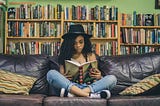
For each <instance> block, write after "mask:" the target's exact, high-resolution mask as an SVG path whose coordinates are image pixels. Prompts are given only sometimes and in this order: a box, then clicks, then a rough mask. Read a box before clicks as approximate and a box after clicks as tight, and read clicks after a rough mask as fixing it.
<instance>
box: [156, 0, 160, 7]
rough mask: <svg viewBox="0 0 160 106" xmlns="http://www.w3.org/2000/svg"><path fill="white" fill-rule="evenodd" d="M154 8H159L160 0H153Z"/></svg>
mask: <svg viewBox="0 0 160 106" xmlns="http://www.w3.org/2000/svg"><path fill="white" fill-rule="evenodd" d="M155 9H160V0H155Z"/></svg>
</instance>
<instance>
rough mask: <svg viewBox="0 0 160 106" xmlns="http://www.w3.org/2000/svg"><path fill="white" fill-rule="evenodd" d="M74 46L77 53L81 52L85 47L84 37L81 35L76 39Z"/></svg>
mask: <svg viewBox="0 0 160 106" xmlns="http://www.w3.org/2000/svg"><path fill="white" fill-rule="evenodd" d="M74 48H75V50H76V52H77V53H81V52H82V50H83V48H84V37H83V36H81V35H79V36H77V37H76V39H75V43H74Z"/></svg>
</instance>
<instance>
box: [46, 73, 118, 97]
mask: <svg viewBox="0 0 160 106" xmlns="http://www.w3.org/2000/svg"><path fill="white" fill-rule="evenodd" d="M47 81H48V83H49V84H50V86H51V87H52V90H53V92H54V93H55V95H57V96H58V95H59V93H60V89H61V88H65V89H66V90H67V91H68V92H70V89H71V86H73V85H75V86H77V87H79V88H81V89H83V88H86V87H89V88H90V89H91V92H93V93H96V92H100V91H102V90H105V89H108V90H111V89H112V88H113V87H114V86H115V85H116V83H117V78H116V77H115V76H114V75H106V76H104V77H103V78H101V79H100V80H97V81H96V82H93V83H92V84H90V85H87V84H85V83H84V84H78V83H75V82H72V81H70V80H68V79H67V78H66V77H64V76H63V75H62V74H61V73H59V72H58V71H57V70H50V71H49V72H48V73H47ZM104 82H105V83H104Z"/></svg>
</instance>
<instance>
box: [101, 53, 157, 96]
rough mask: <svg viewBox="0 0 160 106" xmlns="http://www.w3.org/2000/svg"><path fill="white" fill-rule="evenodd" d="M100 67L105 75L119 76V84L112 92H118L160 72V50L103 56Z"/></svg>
mask: <svg viewBox="0 0 160 106" xmlns="http://www.w3.org/2000/svg"><path fill="white" fill-rule="evenodd" d="M99 68H100V70H101V71H102V73H103V74H104V75H107V74H113V75H115V76H116V77H117V80H118V82H117V86H116V87H115V88H114V89H113V90H112V91H111V92H112V93H113V94H114V93H116V94H118V93H119V92H121V91H122V90H124V89H125V88H126V87H128V86H131V85H133V84H134V83H137V82H139V81H140V80H142V79H143V78H145V77H147V76H150V75H153V74H157V73H160V52H153V53H146V54H130V55H117V56H101V57H100V58H99Z"/></svg>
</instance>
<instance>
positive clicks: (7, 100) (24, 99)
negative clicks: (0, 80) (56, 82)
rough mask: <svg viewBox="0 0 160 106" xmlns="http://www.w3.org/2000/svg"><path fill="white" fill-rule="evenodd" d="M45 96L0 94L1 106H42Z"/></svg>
mask: <svg viewBox="0 0 160 106" xmlns="http://www.w3.org/2000/svg"><path fill="white" fill-rule="evenodd" d="M44 98H45V95H42V94H31V95H9V94H8V95H7V94H0V105H1V106H43V100H44Z"/></svg>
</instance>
